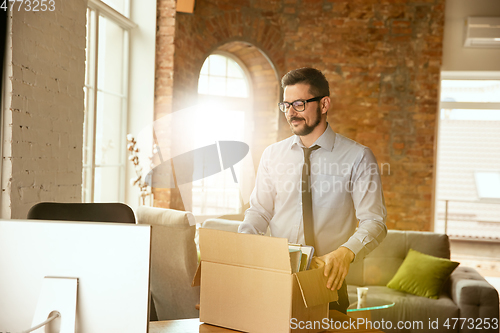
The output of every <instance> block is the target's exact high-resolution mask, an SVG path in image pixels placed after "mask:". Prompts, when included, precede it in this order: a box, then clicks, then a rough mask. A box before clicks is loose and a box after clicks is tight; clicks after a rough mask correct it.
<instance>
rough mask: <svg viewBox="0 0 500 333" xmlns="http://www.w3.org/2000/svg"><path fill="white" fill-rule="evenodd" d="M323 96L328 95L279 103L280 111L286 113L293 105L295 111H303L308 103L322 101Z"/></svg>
mask: <svg viewBox="0 0 500 333" xmlns="http://www.w3.org/2000/svg"><path fill="white" fill-rule="evenodd" d="M323 97H326V96H318V97H313V98H310V99H307V100H303V99H298V100H296V101H293V102H292V103H288V102H281V103H278V106H279V108H280V111H281V112H284V113H286V112H287V111H288V109H290V106H292V107H293V109H294V110H295V111H297V112H302V111H304V110H305V109H306V103H309V102H316V101H320V100H321V99H322V98H323Z"/></svg>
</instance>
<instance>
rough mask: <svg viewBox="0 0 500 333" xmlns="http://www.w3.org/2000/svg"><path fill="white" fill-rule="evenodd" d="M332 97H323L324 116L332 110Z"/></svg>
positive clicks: (322, 110)
mask: <svg viewBox="0 0 500 333" xmlns="http://www.w3.org/2000/svg"><path fill="white" fill-rule="evenodd" d="M330 102H331V100H330V97H329V96H326V97H323V99H322V100H321V113H322V114H325V113H327V112H328V110H329V109H330Z"/></svg>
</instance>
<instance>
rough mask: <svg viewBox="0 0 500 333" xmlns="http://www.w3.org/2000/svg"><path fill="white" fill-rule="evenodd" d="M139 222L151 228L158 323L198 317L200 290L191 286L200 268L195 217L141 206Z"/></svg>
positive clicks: (152, 285) (138, 211) (152, 267)
mask: <svg viewBox="0 0 500 333" xmlns="http://www.w3.org/2000/svg"><path fill="white" fill-rule="evenodd" d="M190 222H191V223H190ZM137 223H139V224H150V225H151V226H152V239H151V296H152V299H153V303H154V307H155V310H156V315H157V318H158V320H172V319H187V318H197V317H199V313H198V310H197V309H196V305H197V304H199V302H200V288H199V287H191V282H192V281H193V278H194V274H195V273H196V267H197V265H198V260H197V251H196V245H195V242H194V236H195V232H196V226H195V223H194V216H193V214H191V213H190V212H183V211H178V210H173V209H165V208H154V207H139V208H138V209H137Z"/></svg>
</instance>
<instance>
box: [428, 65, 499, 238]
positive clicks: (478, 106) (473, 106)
mask: <svg viewBox="0 0 500 333" xmlns="http://www.w3.org/2000/svg"><path fill="white" fill-rule="evenodd" d="M444 80H500V72H499V71H488V72H480V71H477V72H476V71H442V72H441V78H440V87H441V82H442V81H444ZM438 96H439V108H438V117H437V133H438V137H437V138H438V143H437V149H439V147H440V146H441V145H440V134H439V132H440V128H441V124H440V121H441V110H443V109H448V110H452V109H462V110H467V109H470V110H500V103H493V102H443V101H441V89H440V91H439V95H438ZM437 157H438V155H437V150H436V154H435V160H436V163H435V169H434V173H435V174H436V175H437V162H438V161H437ZM437 185H438V183H437V179H436V181H435V185H434V186H435V189H434V191H435V193H436V195H435V199H434V207H435V208H434V223H433V224H434V225H433V229H434V230H435V231H439V232H442V231H441V230H436V224H437V221H438V208H437V207H438V205H439V201H444V202H445V226H444V228H445V233H447V232H448V230H447V229H448V225H447V224H448V223H447V220H448V218H447V215H448V202H449V200H448V199H440V198H438V197H437ZM497 200H498V199H485V198H482V199H481V198H479V200H478V202H489V203H496V202H497ZM453 201H457V200H453ZM458 202H460V200H458Z"/></svg>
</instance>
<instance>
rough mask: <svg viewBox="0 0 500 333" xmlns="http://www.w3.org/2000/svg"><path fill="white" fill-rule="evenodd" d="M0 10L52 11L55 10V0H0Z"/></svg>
mask: <svg viewBox="0 0 500 333" xmlns="http://www.w3.org/2000/svg"><path fill="white" fill-rule="evenodd" d="M0 3H1V4H0V10H3V11H4V12H5V11H7V10H10V11H14V10H17V11H18V12H20V11H27V12H46V11H50V12H53V11H54V10H56V2H55V0H0Z"/></svg>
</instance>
